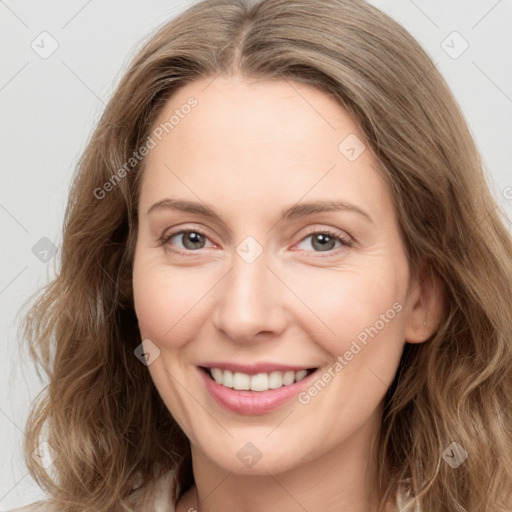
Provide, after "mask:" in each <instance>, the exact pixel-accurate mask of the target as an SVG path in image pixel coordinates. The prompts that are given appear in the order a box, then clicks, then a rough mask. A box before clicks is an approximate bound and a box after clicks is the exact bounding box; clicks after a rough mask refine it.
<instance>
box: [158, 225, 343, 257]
mask: <svg viewBox="0 0 512 512" xmlns="http://www.w3.org/2000/svg"><path fill="white" fill-rule="evenodd" d="M185 233H197V234H198V235H201V236H203V237H204V238H207V239H208V240H209V238H208V236H207V235H206V234H205V233H204V232H203V231H201V230H200V229H181V230H179V231H175V232H173V233H170V234H169V235H165V234H164V236H162V238H161V239H160V245H161V246H166V247H165V249H166V250H170V251H172V252H174V253H177V254H189V253H194V252H198V251H200V250H201V249H198V250H196V251H194V250H182V249H175V248H173V247H172V246H171V245H170V244H168V242H169V240H170V239H171V238H173V237H175V236H177V235H183V234H185ZM320 234H322V235H328V236H330V237H331V238H333V239H334V240H336V241H338V242H340V243H341V246H340V247H337V248H334V249H332V250H330V251H325V253H326V254H325V255H322V252H324V251H312V252H315V253H318V254H319V256H320V257H326V256H331V255H332V254H337V253H338V251H339V250H340V249H344V248H347V247H352V244H353V242H352V240H350V239H349V238H348V237H344V236H342V235H340V234H338V233H334V232H333V231H330V230H328V229H321V230H317V231H311V232H310V233H308V234H307V235H305V236H304V237H302V238H301V240H300V241H299V243H300V242H303V241H304V240H306V239H307V238H309V237H311V236H313V235H320ZM308 252H309V251H308Z"/></svg>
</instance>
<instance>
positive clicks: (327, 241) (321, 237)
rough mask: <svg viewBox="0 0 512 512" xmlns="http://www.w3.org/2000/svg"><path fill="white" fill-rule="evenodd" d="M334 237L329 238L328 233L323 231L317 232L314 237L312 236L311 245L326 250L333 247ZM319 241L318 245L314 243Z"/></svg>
mask: <svg viewBox="0 0 512 512" xmlns="http://www.w3.org/2000/svg"><path fill="white" fill-rule="evenodd" d="M335 242H336V241H335V240H334V238H331V237H330V236H329V235H326V234H324V233H318V234H317V235H316V236H315V237H313V247H314V248H315V249H318V250H320V251H328V250H330V249H332V248H333V247H334V244H335ZM316 243H319V244H320V245H315V244H316Z"/></svg>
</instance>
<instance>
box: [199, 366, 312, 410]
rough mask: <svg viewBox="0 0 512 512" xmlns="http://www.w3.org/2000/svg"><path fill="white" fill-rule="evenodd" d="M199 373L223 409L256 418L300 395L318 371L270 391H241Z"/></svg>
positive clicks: (202, 372) (204, 373)
mask: <svg viewBox="0 0 512 512" xmlns="http://www.w3.org/2000/svg"><path fill="white" fill-rule="evenodd" d="M199 373H200V374H201V375H202V378H203V380H204V382H205V384H206V389H207V390H208V392H209V393H210V395H211V396H212V398H213V399H214V400H215V401H216V402H217V403H218V404H219V405H220V406H222V407H224V408H225V409H228V410H230V411H233V412H236V413H238V414H245V415H248V416H255V415H258V414H265V413H268V412H270V411H273V410H274V409H277V408H278V407H280V406H281V405H283V404H284V403H285V402H287V401H288V400H290V399H292V398H293V397H294V396H296V395H298V394H299V392H300V391H301V389H302V388H304V387H306V386H307V385H308V384H309V381H310V379H311V377H312V376H313V375H315V374H316V371H314V372H313V373H311V374H309V375H308V376H307V377H304V378H303V379H302V380H301V381H299V382H295V383H294V384H290V385H289V386H282V387H280V388H278V389H269V390H268V391H239V390H237V389H231V388H227V387H225V386H222V385H221V384H217V382H215V381H214V380H213V379H212V378H211V377H210V375H209V374H208V373H207V372H206V371H204V370H202V369H201V368H199Z"/></svg>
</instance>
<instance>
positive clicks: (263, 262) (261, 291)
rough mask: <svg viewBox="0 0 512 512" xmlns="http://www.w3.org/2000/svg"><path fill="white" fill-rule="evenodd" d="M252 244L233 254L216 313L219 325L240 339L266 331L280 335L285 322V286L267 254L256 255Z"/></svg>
mask: <svg viewBox="0 0 512 512" xmlns="http://www.w3.org/2000/svg"><path fill="white" fill-rule="evenodd" d="M248 243H249V246H246V245H244V244H243V243H242V244H240V246H239V247H238V248H237V254H234V255H233V260H232V262H233V263H232V268H231V271H230V272H229V273H228V275H227V276H226V278H225V279H223V286H222V289H221V290H220V294H221V295H220V298H219V300H218V302H217V310H216V314H215V319H216V320H215V322H216V326H217V328H219V329H221V330H222V331H224V332H225V333H226V334H227V335H228V336H229V337H231V338H233V339H234V340H237V341H249V340H251V338H253V337H254V336H256V335H257V334H259V333H262V332H266V333H273V334H276V333H278V332H280V331H281V330H282V329H283V328H284V322H285V314H284V310H283V302H282V296H281V294H282V290H281V288H282V287H280V286H279V283H278V282H277V281H278V280H277V279H276V277H275V276H274V275H273V273H272V271H271V270H270V269H269V266H268V265H269V262H268V258H267V257H266V254H264V253H263V252H261V253H260V254H259V255H257V256H255V252H254V247H252V248H251V246H250V243H251V242H250V241H249V242H248ZM247 249H248V250H247ZM244 250H245V251H244ZM249 254H250V255H251V257H248V255H249Z"/></svg>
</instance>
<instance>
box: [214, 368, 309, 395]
mask: <svg viewBox="0 0 512 512" xmlns="http://www.w3.org/2000/svg"><path fill="white" fill-rule="evenodd" d="M210 372H211V375H212V377H213V378H214V379H215V382H216V383H217V384H220V385H221V386H225V387H227V388H232V389H237V390H251V391H268V390H269V389H277V388H280V387H282V386H289V385H290V384H293V383H294V382H299V381H300V380H302V379H303V378H304V377H306V375H307V374H308V372H307V370H300V371H298V372H294V371H288V372H270V373H258V374H256V375H247V374H246V373H240V372H234V373H233V372H231V371H229V370H221V369H220V368H210Z"/></svg>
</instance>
